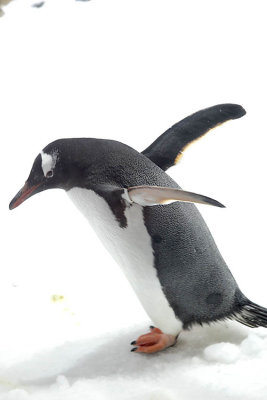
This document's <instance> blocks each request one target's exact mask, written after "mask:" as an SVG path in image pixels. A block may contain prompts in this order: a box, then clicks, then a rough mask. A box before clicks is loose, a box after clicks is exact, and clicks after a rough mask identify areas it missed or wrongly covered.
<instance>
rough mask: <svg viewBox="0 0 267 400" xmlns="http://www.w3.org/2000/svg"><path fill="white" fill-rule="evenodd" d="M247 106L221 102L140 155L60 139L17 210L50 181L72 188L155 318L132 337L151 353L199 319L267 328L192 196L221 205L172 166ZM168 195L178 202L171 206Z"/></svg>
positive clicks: (36, 169) (113, 145)
mask: <svg viewBox="0 0 267 400" xmlns="http://www.w3.org/2000/svg"><path fill="white" fill-rule="evenodd" d="M244 114H245V110H244V109H243V108H242V107H241V106H239V105H235V104H221V105H217V106H214V107H210V108H207V109H205V110H202V111H199V112H197V113H195V114H193V115H191V116H189V117H187V118H185V119H184V120H182V121H180V122H179V123H177V124H176V125H174V126H173V127H172V128H170V129H169V130H167V131H166V132H165V133H163V134H162V135H161V136H160V137H159V138H158V139H157V140H156V141H155V142H154V143H152V144H151V145H150V146H149V147H148V148H147V149H146V150H144V151H143V152H142V153H139V152H137V151H136V150H134V149H132V148H131V147H129V146H127V145H125V144H122V143H120V142H117V141H113V140H102V139H92V138H90V139H87V138H75V139H59V140H56V141H54V142H52V143H50V144H49V145H48V146H46V147H45V148H44V149H43V150H42V151H41V153H40V154H39V155H38V156H37V157H36V159H35V161H34V163H33V167H32V169H31V172H30V175H29V177H28V179H27V181H26V183H25V185H24V187H23V188H22V189H21V190H20V191H19V192H18V194H17V195H16V196H15V197H14V199H13V200H12V201H11V203H10V206H9V208H10V209H13V208H16V207H17V206H18V205H20V204H21V203H22V202H23V201H25V200H26V199H28V198H29V197H31V196H33V195H34V194H36V193H39V192H41V191H43V190H46V189H52V188H60V189H64V190H65V191H66V192H67V194H68V195H69V197H70V198H71V200H73V202H74V203H75V204H76V206H77V207H78V208H79V209H80V210H81V212H82V213H83V214H84V215H85V216H86V217H87V218H88V220H89V222H90V223H91V225H92V226H93V228H94V229H95V231H96V233H97V235H98V236H99V238H100V239H101V240H102V241H103V243H104V245H105V246H106V248H107V249H108V250H109V251H110V253H111V254H112V256H113V257H114V259H115V260H116V261H117V262H118V264H119V265H120V266H121V267H122V269H123V271H124V273H125V275H126V277H127V278H128V279H129V281H130V283H131V285H132V286H133V289H134V290H135V292H136V294H137V296H138V297H139V299H140V301H141V303H142V305H143V307H144V308H145V310H146V312H147V314H148V315H149V317H150V318H151V320H152V321H153V324H154V325H155V327H154V326H151V327H150V332H148V333H147V334H145V335H142V336H140V337H139V338H138V339H137V340H135V341H133V342H132V343H131V344H132V345H134V346H135V347H133V348H132V351H136V352H144V353H153V352H156V351H159V350H162V349H164V348H166V347H170V346H172V345H173V344H175V342H176V339H177V337H178V335H179V333H180V332H181V331H182V330H183V329H188V328H189V327H191V326H192V325H193V324H203V323H209V322H211V321H219V320H223V319H226V318H229V319H235V320H236V321H238V322H241V323H242V324H245V325H247V326H250V327H258V326H264V327H267V309H265V308H263V307H261V306H259V305H257V304H255V303H253V302H251V301H250V300H248V299H247V297H246V296H245V295H244V294H243V293H242V292H241V290H240V289H239V287H238V285H237V283H236V281H235V279H234V278H233V276H232V274H231V272H230V270H229V269H228V267H227V265H226V263H225V261H224V260H223V258H222V256H221V254H220V252H219V250H218V248H217V246H216V244H215V242H214V239H213V237H212V235H211V233H210V231H209V229H208V227H207V225H206V224H205V222H204V220H203V218H202V216H201V215H200V213H199V211H198V209H197V208H196V207H195V205H194V204H192V202H197V203H206V204H211V205H215V206H222V204H220V203H218V202H216V201H215V200H212V199H210V198H207V197H205V196H201V195H198V194H195V193H191V192H185V191H183V190H181V189H180V187H179V186H178V185H177V183H176V182H174V180H173V179H172V178H170V176H168V175H167V174H166V172H165V171H166V170H167V169H168V168H169V167H171V166H172V165H174V164H175V163H176V162H177V160H178V159H179V156H180V155H181V153H182V150H183V149H184V148H185V147H186V146H187V145H188V144H189V143H191V142H192V141H194V140H196V139H197V138H199V137H200V136H202V135H204V134H205V133H206V132H207V131H209V130H210V129H212V128H214V127H215V126H217V125H219V124H221V123H223V122H225V121H227V120H230V119H237V118H240V117H242V116H243V115H244ZM169 203H170V204H169Z"/></svg>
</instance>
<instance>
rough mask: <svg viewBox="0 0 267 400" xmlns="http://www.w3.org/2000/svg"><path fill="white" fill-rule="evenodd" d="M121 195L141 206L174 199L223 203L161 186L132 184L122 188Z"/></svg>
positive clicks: (215, 204)
mask: <svg viewBox="0 0 267 400" xmlns="http://www.w3.org/2000/svg"><path fill="white" fill-rule="evenodd" d="M122 197H123V198H124V199H125V200H127V201H128V202H129V203H137V204H140V205H141V206H154V205H157V204H169V203H172V202H174V201H182V202H189V203H199V204H208V205H211V206H215V207H224V205H223V204H221V203H219V202H218V201H216V200H214V199H211V198H210V197H206V196H203V195H201V194H197V193H192V192H187V191H185V190H182V189H176V188H175V189H174V188H168V187H161V186H133V187H130V188H128V189H124V194H123V195H122Z"/></svg>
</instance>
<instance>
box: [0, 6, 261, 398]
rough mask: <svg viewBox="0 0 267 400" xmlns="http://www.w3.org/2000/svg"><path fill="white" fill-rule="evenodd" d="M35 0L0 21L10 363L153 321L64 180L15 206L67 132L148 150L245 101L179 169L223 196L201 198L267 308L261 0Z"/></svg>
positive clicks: (249, 290)
mask: <svg viewBox="0 0 267 400" xmlns="http://www.w3.org/2000/svg"><path fill="white" fill-rule="evenodd" d="M31 3H32V2H31V1H22V0H19V1H18V0H17V1H14V2H13V3H11V4H10V5H9V6H8V7H7V8H6V9H5V12H6V15H5V16H4V17H3V18H1V20H0V44H1V46H0V50H1V51H0V74H1V75H0V77H1V81H0V110H1V118H0V127H1V157H0V162H1V196H0V202H1V207H0V212H1V234H2V238H1V244H2V245H1V279H0V315H1V320H2V327H1V338H0V355H1V361H0V366H1V365H2V368H3V371H5V370H6V368H7V367H9V366H10V367H11V366H13V365H16V363H18V362H22V363H23V361H24V360H30V359H31V357H32V356H34V355H35V354H38V352H42V351H48V350H49V351H51V349H54V348H55V347H56V346H61V345H64V344H65V343H66V342H68V341H71V342H73V343H75V341H78V340H81V339H84V340H85V339H88V338H91V337H96V336H99V335H100V336H101V335H102V336H101V337H105V335H106V334H107V332H115V333H116V332H119V331H120V330H121V329H126V330H127V329H128V336H129V342H130V341H131V340H133V339H134V338H135V337H132V335H133V332H135V331H134V328H131V327H135V326H138V329H139V330H138V334H140V333H144V332H143V331H146V330H147V326H148V325H149V323H150V321H149V319H148V318H147V317H146V315H145V313H144V311H143V310H142V308H141V306H140V305H139V303H138V300H137V299H136V298H135V295H134V294H133V292H132V291H131V288H130V286H129V284H128V282H127V281H126V280H125V278H124V277H123V276H122V275H121V272H120V270H119V269H118V267H117V266H116V265H115V264H114V262H113V261H112V259H111V258H110V256H109V255H108V254H107V253H106V251H105V250H104V249H103V248H102V246H101V244H100V243H99V242H98V239H97V238H96V236H95V235H94V233H93V232H92V231H91V230H90V226H89V225H88V224H87V222H86V221H85V220H84V218H83V217H82V216H81V215H80V214H79V213H78V211H77V210H76V209H75V208H74V207H73V205H72V204H71V203H70V202H69V199H68V198H67V196H66V195H65V193H64V192H61V191H59V190H53V191H48V192H44V193H41V194H38V195H37V196H34V197H33V198H31V199H30V200H28V201H27V202H25V203H24V204H23V205H22V206H20V207H19V208H18V209H16V210H14V211H12V212H11V211H9V210H8V204H9V202H10V200H11V199H12V198H13V196H14V195H15V194H16V193H17V191H18V190H19V189H20V187H21V186H22V185H23V184H24V182H25V180H26V178H27V177H28V174H29V171H30V168H31V165H32V162H33V160H34V158H35V157H36V156H37V154H38V153H39V152H40V150H41V149H42V148H43V147H45V146H46V145H47V144H48V143H49V142H51V141H53V140H55V139H58V138H63V137H97V138H108V139H116V140H119V141H122V142H124V143H127V144H128V145H130V146H132V147H134V148H136V149H137V150H139V151H142V150H143V149H144V148H146V147H147V146H148V145H149V144H150V143H151V142H152V141H154V140H155V138H156V137H157V136H159V135H160V134H161V133H163V132H164V131H165V130H166V129H168V128H169V127H170V126H171V125H173V124H174V123H175V122H177V121H178V120H180V119H182V118H184V117H186V116H187V115H189V114H191V113H193V112H195V111H198V110H200V109H202V108H205V107H208V106H212V105H215V104H219V103H224V102H232V103H239V104H241V105H242V106H243V107H244V108H245V109H246V110H247V115H246V116H245V117H243V118H242V119H240V120H236V121H231V122H228V123H227V124H225V125H224V126H222V127H219V128H217V129H216V130H213V131H211V132H210V133H209V134H208V135H207V136H205V137H204V138H203V139H201V140H200V141H198V142H196V143H195V144H194V145H192V146H191V147H190V148H189V149H188V150H187V151H186V153H185V155H184V157H183V159H182V161H181V162H180V164H179V165H177V166H176V167H174V168H172V169H171V170H170V171H169V173H170V174H171V175H172V177H173V178H174V179H175V180H177V182H178V183H179V184H180V185H181V186H182V187H183V188H184V189H187V190H191V191H195V192H199V193H203V194H205V195H208V196H211V197H213V198H215V199H217V200H219V201H221V202H222V203H223V204H225V205H226V206H227V208H226V209H215V208H209V207H205V206H202V207H199V209H200V210H201V212H202V214H203V215H204V217H205V218H206V221H207V222H208V225H209V227H210V229H211V231H212V232H213V234H214V236H215V239H216V241H217V243H218V246H219V248H220V250H221V252H222V254H223V256H224V258H225V259H226V261H227V263H228V265H229V267H230V269H231V271H232V273H233V274H234V276H235V278H236V279H237V281H238V283H239V285H240V287H241V289H242V291H243V292H244V293H245V294H246V295H247V296H248V297H249V298H251V299H252V300H253V301H255V302H258V303H260V304H261V305H263V306H266V307H267V294H266V277H267V272H266V270H267V261H266V225H267V212H266V206H265V204H266V187H265V186H266V92H267V84H266V82H267V80H266V71H267V65H266V64H267V62H266V37H267V27H266V13H265V2H264V1H263V0H262V1H260V0H258V1H257V2H251V1H246V0H242V1H241V0H235V1H230V0H225V1H224V2H216V1H214V0H210V1H208V0H202V1H201V2H200V1H190V0H187V1H178V0H135V1H129V0H92V1H90V2H74V1H71V0H64V1H63V0H61V1H59V0H57V1H56V0H50V1H47V2H46V4H45V5H44V6H43V7H42V8H40V9H35V8H32V7H30V5H31ZM53 296H54V297H53ZM55 296H63V297H64V298H61V297H56V298H55ZM52 299H54V300H55V299H56V300H57V301H52ZM135 324H136V325H135ZM138 324H139V325H138ZM236 329H238V328H236ZM135 333H136V332H135ZM116 335H117V336H118V333H116ZM117 336H116V337H117ZM128 336H127V341H126V343H123V346H125V351H127V352H128V351H129V349H130V346H129V345H128ZM225 340H227V339H225ZM229 342H231V340H230V339H229ZM79 343H80V342H79ZM118 343H119V342H117V344H118ZM208 344H209V341H208V340H207V345H208ZM127 346H129V347H127ZM196 346H197V345H196ZM114 354H115V355H116V352H115V351H114ZM131 355H132V354H131ZM133 356H135V355H133ZM127 357H128V353H127ZM56 358H57V357H56ZM129 360H130V361H129V362H131V360H132V359H131V358H129ZM265 361H266V360H265ZM36 362H37V365H39V364H38V357H37V361H36ZM48 364H49V363H48ZM29 366H31V363H30V361H29ZM47 368H48V369H49V366H48V367H47ZM23 370H24V371H25V369H23ZM34 370H35V371H36V369H35V368H31V367H29V370H28V375H27V374H26V375H27V379H31V378H34V376H35V375H34V374H35V372H34ZM37 370H38V368H37ZM100 371H101V368H100ZM36 373H37V378H38V377H39V375H40V376H41V375H42V373H41V372H40V371H39V375H38V371H37V372H36ZM61 373H62V374H63V373H64V368H63V367H62V369H60V366H59V367H58V369H57V374H58V375H60V374H61ZM20 374H21V373H19V375H20ZM47 374H48V375H49V373H47ZM57 374H56V373H55V374H54V375H55V376H56V375H57ZM4 375H5V374H4V373H2V375H1V376H3V378H1V382H0V384H1V385H3V389H2V390H3V391H6V390H11V389H12V390H13V389H14V387H18V388H20V386H19V384H18V386H14V385H15V383H14V382H15V380H16V379H17V380H18V379H19V378H21V375H20V376H16V379H15V378H14V377H15V375H16V374H15V373H13V372H12V370H11V373H10V374H9V375H8V378H4ZM12 379H13V381H14V382H13V381H12ZM14 379H15V380H14ZM12 382H13V383H12ZM12 385H13V386H12ZM23 390H24V389H23ZM25 390H26V389H25ZM240 390H241V389H240ZM25 393H26V392H25ZM25 393H24V394H23V396H24V395H25V396H26V394H25ZM140 393H142V390H141V391H140ZM173 393H174V395H176V392H175V390H174V392H173ZM205 393H206V392H205ZM233 393H234V392H233ZM233 393H232V392H231V395H232V396H234V395H233ZM236 393H237V395H238V393H239V392H238V390H237V392H236ZM240 393H241V392H240ZM165 395H166V394H165ZM171 395H172V394H171ZM10 396H12V394H11V395H10ZM14 396H17V395H16V394H15V395H14ZM18 396H22V395H21V393H20V394H19V395H18ZM140 396H141V397H140V398H143V397H142V395H140ZM185 396H186V395H185ZM163 397H164V396H163ZM163 397H161V398H163ZM8 398H9V397H8ZM10 398H11V397H10ZM12 398H13V397H12ZM14 398H16V399H17V398H23V397H14ZM25 398H26V397H25ZM27 398H28V397H27ZM40 398H41V397H40ZM70 398H72V397H70ZM73 398H75V397H73ZM99 398H101V399H102V397H99ZM103 398H106V397H103ZM110 398H111V397H110ZM114 398H118V397H114ZM129 398H133V397H129ZM136 398H138V399H139V397H136ZM148 398H150V397H148ZM151 398H153V399H154V398H155V399H156V397H151ZM159 398H160V397H159ZM165 398H166V399H169V398H171V397H167V395H166V397H165ZM174 398H176V397H174ZM184 398H189V397H184ZM191 398H193V397H191ZM213 398H214V397H213ZM218 398H219V397H218ZM233 398H238V397H233ZM243 398H244V397H243ZM259 398H260V397H259ZM38 399H39V397H38Z"/></svg>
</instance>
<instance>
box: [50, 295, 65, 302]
mask: <svg viewBox="0 0 267 400" xmlns="http://www.w3.org/2000/svg"><path fill="white" fill-rule="evenodd" d="M63 300H64V296H62V295H59V294H53V295H52V296H51V301H52V302H53V303H57V302H58V301H63Z"/></svg>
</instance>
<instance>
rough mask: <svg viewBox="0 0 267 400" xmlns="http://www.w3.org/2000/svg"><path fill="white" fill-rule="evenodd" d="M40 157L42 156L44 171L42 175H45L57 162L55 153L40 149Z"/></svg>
mask: <svg viewBox="0 0 267 400" xmlns="http://www.w3.org/2000/svg"><path fill="white" fill-rule="evenodd" d="M41 157H42V170H43V173H44V176H46V174H47V172H48V171H53V169H54V168H55V166H56V162H57V153H56V152H55V153H53V154H52V155H51V154H47V153H44V152H43V151H41Z"/></svg>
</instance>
